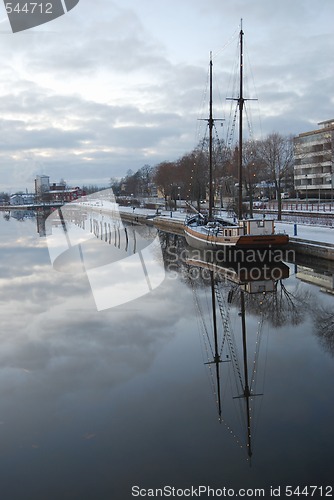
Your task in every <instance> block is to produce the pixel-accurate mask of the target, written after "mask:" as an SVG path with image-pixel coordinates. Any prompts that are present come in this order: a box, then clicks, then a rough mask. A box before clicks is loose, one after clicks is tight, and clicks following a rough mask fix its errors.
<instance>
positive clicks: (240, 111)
mask: <svg viewBox="0 0 334 500" xmlns="http://www.w3.org/2000/svg"><path fill="white" fill-rule="evenodd" d="M243 36H244V32H243V31H242V19H241V28H240V34H239V37H240V89H239V98H238V106H239V188H238V218H239V220H241V219H242V113H243V109H244V103H245V99H244V95H243V56H244V54H243Z"/></svg>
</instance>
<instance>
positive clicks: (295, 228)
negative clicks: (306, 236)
mask: <svg viewBox="0 0 334 500" xmlns="http://www.w3.org/2000/svg"><path fill="white" fill-rule="evenodd" d="M293 235H294V236H297V224H294V225H293Z"/></svg>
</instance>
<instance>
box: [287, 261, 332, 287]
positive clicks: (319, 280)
mask: <svg viewBox="0 0 334 500" xmlns="http://www.w3.org/2000/svg"><path fill="white" fill-rule="evenodd" d="M296 276H297V278H298V279H300V280H301V281H304V282H305V283H311V284H312V285H316V286H318V287H319V288H320V291H322V292H327V293H332V294H334V274H331V273H330V272H327V273H320V272H317V271H316V270H315V269H310V268H308V267H303V266H298V271H297V273H296Z"/></svg>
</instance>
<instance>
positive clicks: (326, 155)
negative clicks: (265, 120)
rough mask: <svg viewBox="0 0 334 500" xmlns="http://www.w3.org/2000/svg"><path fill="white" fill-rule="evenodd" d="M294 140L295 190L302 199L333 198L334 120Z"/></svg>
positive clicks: (321, 123) (322, 123)
mask: <svg viewBox="0 0 334 500" xmlns="http://www.w3.org/2000/svg"><path fill="white" fill-rule="evenodd" d="M318 125H319V128H318V129H317V130H312V131H311V132H304V133H302V134H299V135H298V136H297V137H295V139H294V148H295V165H294V174H295V190H296V193H297V195H298V197H300V198H305V199H308V198H317V199H320V198H322V199H324V198H326V199H333V188H334V171H333V157H334V119H332V120H327V121H324V122H320V123H318Z"/></svg>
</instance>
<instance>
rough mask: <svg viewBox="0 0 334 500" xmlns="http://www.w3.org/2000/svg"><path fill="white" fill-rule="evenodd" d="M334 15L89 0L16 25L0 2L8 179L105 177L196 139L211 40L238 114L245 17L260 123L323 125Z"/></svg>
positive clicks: (25, 184) (282, 7) (300, 8)
mask: <svg viewBox="0 0 334 500" xmlns="http://www.w3.org/2000/svg"><path fill="white" fill-rule="evenodd" d="M333 15H334V3H333V1H332V0H322V1H321V2H314V1H313V0H312V1H311V0H294V1H293V2H291V1H288V0H281V1H280V2H268V0H252V1H251V0H233V2H231V1H230V2H227V1H225V0H205V2H204V1H199V0H169V1H168V2H162V1H161V0H160V1H158V2H157V1H153V0H141V1H140V2H138V1H135V0H122V1H112V0H94V2H93V1H92V0H80V2H79V3H78V5H77V6H76V7H75V8H74V9H72V10H71V11H70V12H68V13H67V14H66V15H64V16H62V17H60V18H58V19H56V20H54V21H52V22H50V23H48V24H45V25H42V26H39V27H36V28H33V29H31V30H28V31H25V32H20V33H15V34H13V33H12V32H11V29H10V25H9V21H8V19H7V15H6V11H5V8H4V5H3V4H2V3H1V5H0V20H1V24H0V37H1V43H0V58H1V73H0V109H1V113H0V127H1V136H0V174H1V176H0V191H10V192H15V191H16V190H19V189H28V190H29V191H30V190H32V189H33V181H34V177H35V175H36V174H38V173H43V174H47V175H49V176H50V177H51V180H52V181H59V180H60V179H61V178H64V179H65V180H66V181H67V182H68V184H70V185H82V184H97V185H99V186H103V185H107V183H108V180H109V178H110V177H121V176H123V175H125V174H126V172H127V170H128V169H132V170H133V171H136V170H137V169H138V168H140V167H142V166H143V165H145V164H149V165H152V166H154V165H156V164H157V163H159V162H160V161H164V160H175V159H177V158H179V157H180V156H182V155H183V154H184V153H186V152H189V151H191V150H192V149H193V148H194V147H195V146H196V144H197V142H198V136H197V134H198V126H197V123H198V122H197V118H198V117H199V116H200V115H201V113H203V102H204V98H203V96H204V95H205V94H204V92H205V87H206V84H207V72H208V59H209V53H210V51H213V55H214V69H215V75H216V76H215V78H216V80H215V88H216V87H217V89H218V91H219V99H217V101H215V102H217V110H216V115H217V116H219V115H222V116H223V117H225V116H226V117H227V118H228V114H229V107H226V106H230V104H226V102H225V97H226V96H228V94H227V92H228V91H227V88H228V82H229V79H230V76H231V74H232V70H233V67H234V65H235V61H236V47H237V34H238V31H239V28H240V18H241V17H242V18H243V28H244V31H245V54H246V59H245V66H246V67H247V65H249V66H248V67H249V72H248V73H247V74H248V75H249V82H250V86H249V88H250V92H251V93H252V95H250V97H256V98H258V101H257V102H254V111H252V112H251V115H250V116H251V117H252V118H253V116H254V117H255V119H254V125H253V126H254V133H255V134H256V136H257V137H261V136H265V135H266V134H268V133H270V132H273V131H277V132H279V133H282V134H297V133H300V132H303V131H307V130H312V129H313V128H315V127H316V126H317V123H318V122H319V121H323V120H327V119H331V118H333V117H334V111H333V109H332V108H333V95H334V93H333V86H334V67H333V63H332V54H333V52H334V50H333V49H334V39H333V24H332V20H333ZM218 91H217V92H218ZM249 106H251V103H249ZM225 108H226V109H225ZM204 109H205V106H204ZM225 128H226V127H225ZM223 129H224V127H223Z"/></svg>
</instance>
